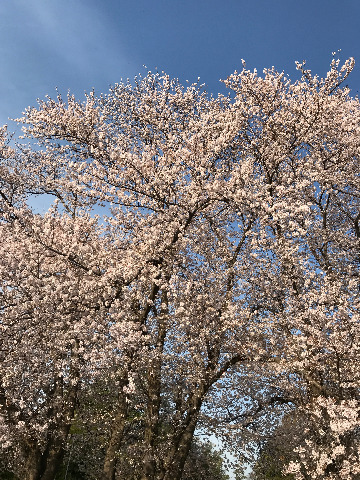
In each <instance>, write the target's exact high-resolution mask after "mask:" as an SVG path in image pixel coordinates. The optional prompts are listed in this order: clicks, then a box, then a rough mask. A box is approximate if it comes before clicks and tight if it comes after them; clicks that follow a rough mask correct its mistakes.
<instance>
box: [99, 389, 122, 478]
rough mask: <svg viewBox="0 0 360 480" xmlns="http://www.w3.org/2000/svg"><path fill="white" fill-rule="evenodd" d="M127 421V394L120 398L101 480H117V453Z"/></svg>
mask: <svg viewBox="0 0 360 480" xmlns="http://www.w3.org/2000/svg"><path fill="white" fill-rule="evenodd" d="M126 419H127V404H126V397H125V394H121V395H120V396H119V405H118V412H117V415H116V417H115V420H114V423H113V425H112V431H111V436H110V440H109V444H108V447H107V449H106V454H105V460H104V467H103V473H102V479H101V480H115V473H116V453H117V451H118V449H119V447H120V444H121V441H122V438H123V434H124V429H125V424H126Z"/></svg>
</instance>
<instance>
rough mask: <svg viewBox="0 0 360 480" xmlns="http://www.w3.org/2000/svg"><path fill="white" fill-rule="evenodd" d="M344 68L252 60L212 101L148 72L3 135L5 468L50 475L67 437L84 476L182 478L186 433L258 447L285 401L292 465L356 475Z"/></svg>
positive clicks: (353, 115) (358, 114) (354, 114)
mask: <svg viewBox="0 0 360 480" xmlns="http://www.w3.org/2000/svg"><path fill="white" fill-rule="evenodd" d="M353 65H354V62H353V60H352V59H350V60H347V61H346V62H345V63H344V65H343V66H341V65H340V63H339V61H338V60H335V59H334V60H333V62H332V64H331V68H330V71H329V72H328V74H327V76H326V77H325V78H319V77H317V76H314V75H312V74H311V72H310V71H309V70H307V69H306V68H305V64H298V70H299V71H300V74H301V78H300V79H299V80H297V81H291V80H290V79H289V77H287V76H286V75H285V74H284V73H279V72H277V71H275V69H268V70H264V72H263V76H260V75H258V74H257V72H256V71H254V72H251V71H249V70H247V68H246V65H245V64H244V66H243V70H242V71H241V72H240V73H237V72H235V73H234V74H232V75H231V76H230V77H228V79H227V80H225V81H224V83H225V85H226V87H228V89H229V92H230V93H229V95H228V96H223V95H219V96H218V97H216V98H215V97H212V96H209V95H208V94H207V93H206V91H205V90H204V88H203V86H201V85H198V84H193V85H189V86H187V87H183V86H182V85H181V84H180V83H179V82H178V81H177V80H175V79H171V78H169V76H167V75H166V74H160V73H155V74H153V73H149V74H148V75H146V76H145V77H144V78H142V77H138V78H136V79H135V81H134V82H133V83H130V82H128V83H119V84H116V85H115V86H114V87H112V88H111V90H110V92H109V93H108V94H106V95H102V96H99V97H97V96H96V95H95V94H94V93H93V92H91V93H90V94H88V95H86V98H85V101H84V102H79V101H77V100H76V99H75V98H74V97H73V96H72V95H70V94H69V95H68V97H67V98H66V99H65V100H64V99H63V98H62V97H61V96H60V95H59V96H58V97H57V98H55V99H52V98H47V99H46V100H44V101H39V103H38V106H37V107H33V108H28V109H27V110H26V111H25V112H24V116H23V117H22V118H21V119H18V121H19V122H20V123H21V124H22V126H23V127H22V129H23V134H22V137H21V138H19V139H18V140H17V142H16V145H15V146H10V143H9V142H8V140H7V133H6V129H5V128H3V129H2V130H1V139H2V142H1V145H0V148H1V150H0V230H1V232H0V235H1V239H2V241H1V243H0V299H1V307H0V330H1V337H0V382H1V383H0V439H1V448H2V450H3V453H4V454H5V455H3V458H4V459H5V460H4V461H5V463H6V464H5V465H4V468H6V469H7V471H9V472H13V473H14V474H16V475H17V476H19V477H20V478H23V479H26V480H53V479H54V478H55V476H56V474H57V472H58V471H59V469H60V468H62V467H61V465H63V462H64V459H66V458H68V456H69V455H70V451H71V448H72V446H73V443H74V442H73V440H74V438H75V436H76V431H77V429H80V430H81V432H82V435H88V438H89V441H92V442H94V445H97V448H98V452H99V455H98V456H97V457H96V456H95V457H93V460H94V465H93V471H92V473H89V474H88V475H90V476H89V478H97V479H100V478H101V479H103V480H114V479H116V478H118V479H120V478H123V477H121V475H122V474H123V472H122V469H124V468H126V469H128V468H130V470H131V469H132V470H131V471H130V473H129V475H130V476H129V477H128V478H134V479H135V478H139V479H141V480H180V479H181V478H185V477H184V476H183V475H185V474H186V469H185V470H184V468H185V465H186V461H187V459H188V458H189V455H191V448H194V442H193V439H194V433H195V431H196V429H197V428H200V429H201V430H202V431H206V432H207V433H208V434H211V433H216V434H217V435H218V436H219V437H221V438H222V440H223V442H224V444H225V445H228V448H232V449H234V450H235V451H236V453H237V454H238V455H240V458H248V459H249V456H251V453H252V451H256V444H257V442H258V441H259V440H260V439H261V438H264V437H266V436H268V435H270V434H271V433H272V432H273V431H274V428H275V427H276V425H277V424H279V423H280V422H281V418H283V416H284V415H286V414H287V413H288V412H290V411H292V410H296V411H297V412H301V413H299V415H301V418H303V425H304V429H303V430H302V431H301V432H300V431H299V432H295V437H294V441H295V443H294V456H293V458H291V460H289V463H288V464H287V465H284V475H285V474H289V475H290V474H292V475H293V476H294V478H295V479H296V480H305V479H309V478H311V479H314V480H322V479H325V478H329V479H334V480H335V479H340V478H343V479H355V478H358V475H359V474H360V450H359V447H360V443H359V440H360V439H359V369H358V367H357V365H358V361H359V346H360V342H359V280H358V279H359V258H360V257H359V238H360V226H359V221H360V187H359V173H360V170H359V160H360V156H359V154H360V135H359V134H360V109H359V100H358V99H357V98H353V97H351V95H350V92H349V90H348V88H347V87H344V86H342V85H343V82H344V80H345V79H346V78H347V76H348V75H349V74H350V72H351V70H352V69H353ZM35 195H36V196H41V195H46V196H47V198H49V196H50V198H52V199H53V203H52V205H51V207H50V208H49V210H48V211H46V213H41V214H40V213H37V212H36V211H35V210H34V209H33V208H32V207H31V199H32V198H33V197H34V196H35ZM83 438H85V437H83ZM131 439H132V440H131ZM192 445H193V447H192ZM124 455H126V456H127V458H128V459H130V460H131V461H129V462H126V466H125V464H124V462H123V461H122V459H123V458H124ZM241 456H243V457H241ZM127 471H128V470H127ZM91 475H92V477H91ZM186 478H187V477H186Z"/></svg>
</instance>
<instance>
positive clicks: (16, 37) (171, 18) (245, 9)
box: [0, 0, 360, 129]
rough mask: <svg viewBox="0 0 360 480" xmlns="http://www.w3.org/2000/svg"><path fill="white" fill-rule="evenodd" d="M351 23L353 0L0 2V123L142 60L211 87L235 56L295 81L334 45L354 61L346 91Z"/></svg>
mask: <svg viewBox="0 0 360 480" xmlns="http://www.w3.org/2000/svg"><path fill="white" fill-rule="evenodd" d="M359 20H360V2H359V0H341V1H340V0H252V1H244V0H222V1H220V0H117V1H115V0H1V2H0V124H3V123H7V122H8V120H7V119H8V117H16V116H19V115H20V113H21V111H22V110H24V108H26V107H27V106H29V105H35V104H36V99H37V98H39V97H40V98H43V97H44V96H45V95H46V94H48V95H50V96H55V94H56V92H55V87H58V88H59V90H60V92H61V93H63V94H66V92H67V91H68V90H70V91H71V92H73V93H75V95H76V96H77V97H79V98H81V97H82V95H83V92H84V91H89V90H91V89H92V88H93V87H94V88H95V90H96V92H97V93H101V92H106V91H107V90H108V88H109V85H111V84H113V83H115V82H118V81H119V80H120V78H128V77H129V78H133V77H134V75H136V74H137V73H139V72H142V73H144V72H145V70H144V67H143V65H146V66H147V67H148V69H150V70H154V69H155V68H158V69H159V70H165V71H166V72H167V73H169V74H170V75H171V76H175V77H178V78H180V80H181V81H183V82H184V81H185V80H186V79H188V80H189V81H195V80H196V79H197V77H198V76H200V77H201V81H202V82H204V83H206V84H207V86H208V90H209V91H211V92H213V93H217V92H218V91H219V90H220V89H221V88H222V86H221V85H220V84H219V82H218V81H219V79H220V78H225V77H226V76H228V75H229V74H231V73H232V72H233V71H234V70H235V69H238V70H240V69H241V58H244V59H245V60H246V62H247V65H248V67H250V68H251V69H252V68H254V67H256V68H257V69H258V70H260V71H262V69H263V68H264V67H271V66H272V65H274V66H275V67H276V68H277V69H278V70H285V71H286V73H288V74H290V77H293V78H294V77H296V71H295V65H294V61H295V60H300V61H301V60H303V59H307V64H308V66H309V68H311V70H313V71H314V72H317V73H320V74H322V75H323V74H324V73H325V72H326V71H327V68H328V65H329V63H330V60H331V52H333V51H337V50H338V49H341V50H342V51H341V58H342V59H346V58H347V57H349V56H354V57H355V59H356V60H357V65H356V69H355V72H354V73H353V75H352V77H351V78H350V79H349V82H348V83H349V85H350V87H351V88H352V89H353V92H354V94H355V93H357V92H358V91H360V28H359ZM10 129H11V126H10Z"/></svg>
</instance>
